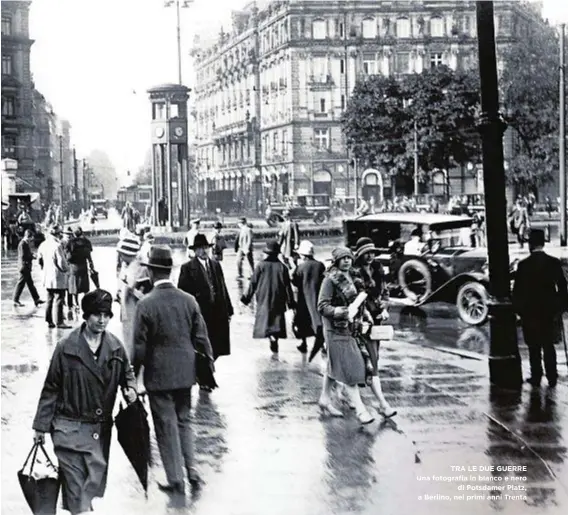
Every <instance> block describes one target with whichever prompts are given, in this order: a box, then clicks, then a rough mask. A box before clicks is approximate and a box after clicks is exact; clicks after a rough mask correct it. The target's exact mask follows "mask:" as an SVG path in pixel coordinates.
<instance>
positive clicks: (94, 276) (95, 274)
mask: <svg viewBox="0 0 568 515" xmlns="http://www.w3.org/2000/svg"><path fill="white" fill-rule="evenodd" d="M90 276H91V281H93V284H94V285H95V288H100V287H101V283H100V281H99V273H98V272H97V271H96V270H91V273H90Z"/></svg>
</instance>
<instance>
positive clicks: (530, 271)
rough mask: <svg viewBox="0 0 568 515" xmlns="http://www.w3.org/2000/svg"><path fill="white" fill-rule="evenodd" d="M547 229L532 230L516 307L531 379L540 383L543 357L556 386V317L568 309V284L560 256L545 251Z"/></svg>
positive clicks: (517, 277)
mask: <svg viewBox="0 0 568 515" xmlns="http://www.w3.org/2000/svg"><path fill="white" fill-rule="evenodd" d="M544 240H545V238H544V231H543V230H541V229H536V230H535V229H533V230H531V232H530V234H529V248H530V251H531V254H530V256H529V257H527V258H525V259H523V260H522V261H521V262H520V263H519V266H518V268H517V272H516V274H515V285H514V288H513V307H514V308H515V311H516V312H517V313H518V314H519V316H520V317H521V322H522V327H523V336H524V339H525V343H526V344H527V347H528V348H529V358H530V366H531V377H530V378H529V379H527V382H528V383H530V384H531V385H532V386H535V387H538V386H540V382H541V379H542V361H543V360H544V369H545V372H546V378H547V380H548V386H550V387H551V388H553V387H555V386H556V383H557V381H558V370H557V368H556V350H555V348H554V340H555V336H554V332H555V331H554V328H555V321H556V318H557V317H558V316H560V315H561V314H562V312H564V311H566V310H567V309H568V286H567V285H566V279H565V277H564V272H563V270H562V264H561V262H560V260H559V259H557V258H555V257H553V256H549V255H548V254H546V253H545V252H544Z"/></svg>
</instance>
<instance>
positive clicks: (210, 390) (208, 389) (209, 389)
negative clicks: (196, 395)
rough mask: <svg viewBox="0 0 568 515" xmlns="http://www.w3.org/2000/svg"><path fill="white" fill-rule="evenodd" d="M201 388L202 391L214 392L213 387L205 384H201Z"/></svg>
mask: <svg viewBox="0 0 568 515" xmlns="http://www.w3.org/2000/svg"><path fill="white" fill-rule="evenodd" d="M199 389H200V390H201V391H202V392H212V391H213V388H211V387H210V386H205V385H203V384H202V385H200V386H199Z"/></svg>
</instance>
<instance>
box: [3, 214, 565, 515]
mask: <svg viewBox="0 0 568 515" xmlns="http://www.w3.org/2000/svg"><path fill="white" fill-rule="evenodd" d="M284 218H285V221H284V223H283V224H282V226H281V229H280V233H279V235H278V238H276V239H274V240H269V241H267V242H265V245H264V248H263V254H264V259H262V260H260V261H259V262H257V263H256V264H255V263H254V261H253V254H252V244H253V239H254V236H253V231H252V228H251V227H250V225H249V224H248V223H247V220H246V219H245V218H241V219H240V221H239V233H238V235H237V236H236V241H235V251H236V253H237V256H238V260H237V273H238V280H239V281H242V280H243V262H244V261H245V260H246V261H247V262H248V265H249V267H250V270H251V275H250V277H249V281H248V286H247V287H246V289H245V290H244V292H243V294H242V297H241V298H240V301H241V302H242V303H243V304H244V305H249V304H251V302H252V301H253V299H254V300H255V315H254V327H253V334H252V336H253V338H254V339H262V340H265V339H266V340H267V341H268V346H269V349H270V351H271V352H272V353H274V354H277V353H278V352H279V350H280V342H281V340H282V339H286V338H287V337H288V334H287V324H286V313H287V311H290V310H291V311H292V312H293V316H292V318H293V321H292V330H293V333H294V336H295V337H296V338H297V339H298V340H299V341H300V345H299V346H298V347H297V349H298V351H299V352H301V353H302V354H307V353H309V356H308V360H309V361H310V362H311V361H312V360H313V359H314V358H315V356H316V355H317V354H318V352H320V351H321V352H322V354H324V355H325V356H326V368H325V372H324V374H323V381H322V388H321V393H320V396H319V400H318V406H319V409H320V411H321V413H322V416H324V417H325V416H330V417H344V416H345V415H346V412H347V410H344V408H343V406H344V405H345V406H346V407H348V408H349V409H351V410H353V412H354V414H355V417H356V418H357V419H358V421H359V422H360V424H362V425H366V424H369V423H371V422H373V421H374V420H375V418H376V416H377V415H380V416H382V417H383V418H385V419H389V418H391V417H394V416H395V415H396V414H397V411H396V410H395V409H394V408H393V407H392V406H391V405H390V404H389V403H388V401H387V400H386V398H385V396H384V393H383V391H382V387H381V380H380V374H379V356H380V343H381V341H384V340H389V339H392V333H393V328H392V326H390V325H388V324H387V322H388V320H389V313H388V308H387V306H388V291H387V284H386V275H385V271H384V269H383V266H382V265H381V264H380V262H379V261H378V260H376V259H375V258H376V256H377V253H378V249H377V248H376V247H375V245H374V243H373V241H372V240H371V239H370V238H366V237H364V238H360V239H359V240H358V241H357V243H356V245H355V248H354V250H351V249H349V248H346V247H338V248H335V249H334V250H333V251H332V253H331V256H330V258H331V259H330V262H331V263H330V266H328V267H326V265H324V263H323V262H321V261H318V260H317V259H316V256H315V252H314V245H313V244H312V243H311V242H310V241H308V240H300V234H299V231H298V227H297V225H296V224H295V222H294V221H293V220H291V219H290V216H289V213H288V214H286V215H285V216H284ZM191 225H192V227H191V229H190V231H189V232H188V234H187V235H186V238H185V240H184V241H185V244H186V246H187V252H188V253H187V256H188V260H187V261H186V262H185V263H184V264H183V265H182V267H181V270H180V273H179V278H178V280H177V284H174V282H173V279H172V269H173V256H172V251H171V249H170V248H169V247H168V246H164V245H156V244H155V241H154V238H153V236H152V235H151V234H150V233H147V234H144V235H143V236H142V237H141V235H135V234H133V233H132V232H130V231H127V230H125V231H123V232H122V234H121V238H120V241H119V243H118V245H117V280H118V285H117V298H116V299H113V298H112V295H111V293H110V292H108V291H105V290H102V289H99V288H98V287H97V289H95V290H94V291H90V292H89V274H92V272H93V271H94V265H93V262H92V258H91V251H92V248H91V245H90V242H89V241H88V239H87V238H85V237H84V235H82V231H81V229H80V228H76V229H75V231H74V233H73V234H69V235H64V234H63V233H62V231H61V228H60V227H59V226H57V225H56V226H53V227H52V228H51V230H50V236H49V238H48V240H46V242H45V243H43V244H42V245H41V246H40V248H39V249H38V254H37V258H38V260H39V261H40V264H41V265H42V266H43V269H44V274H45V286H46V288H47V292H48V300H47V303H48V305H47V310H46V321H47V323H48V325H49V327H53V326H54V319H53V318H52V315H51V314H49V316H48V314H47V312H50V311H51V308H52V305H53V304H54V303H55V305H56V310H57V318H56V320H55V321H56V322H57V325H58V326H59V327H63V328H67V327H68V326H67V325H65V324H64V321H63V310H62V306H63V304H64V302H67V304H68V307H69V309H75V310H77V309H78V306H79V305H80V306H81V309H82V317H83V319H84V322H83V323H82V324H81V326H80V327H77V328H75V329H74V330H73V331H72V332H71V333H70V334H69V335H68V336H67V337H65V338H64V339H63V340H62V341H61V342H60V344H59V345H58V346H57V348H56V349H55V352H54V354H53V356H52V359H51V363H50V366H49V369H48V372H47V376H46V379H45V383H44V386H43V389H42V392H41V395H40V400H39V403H38V408H37V412H36V416H35V419H34V422H33V429H34V430H35V434H34V441H35V442H37V443H43V441H44V439H45V436H44V435H45V433H48V432H49V433H50V434H51V436H52V441H53V444H54V450H55V453H56V455H57V458H58V460H59V467H60V477H61V482H62V489H63V503H64V507H65V508H66V509H68V510H69V511H70V512H71V513H72V514H73V515H75V514H80V513H85V512H89V511H91V510H92V500H93V499H94V498H95V497H102V495H103V494H104V490H105V485H106V477H107V471H108V459H109V452H110V435H111V428H112V425H113V418H112V413H113V407H114V404H115V400H116V396H117V394H118V390H119V389H121V390H122V394H123V396H124V398H125V399H126V401H127V402H129V403H132V402H134V401H135V400H136V399H137V398H138V395H139V394H141V393H146V394H147V396H148V401H149V406H150V412H151V415H152V419H153V423H154V431H155V435H156V440H157V443H158V449H159V452H160V456H161V459H162V463H163V466H164V470H165V475H166V480H167V481H166V482H165V483H163V484H162V483H159V484H158V487H159V489H160V490H162V491H164V492H166V493H168V494H171V495H183V494H184V493H185V480H186V478H187V480H188V482H189V484H190V485H191V486H192V488H199V487H200V486H201V485H202V484H203V480H202V479H201V477H200V474H199V472H198V471H197V469H196V467H195V449H194V439H193V436H192V428H191V416H190V413H191V389H192V386H194V385H195V384H198V385H199V387H200V389H201V390H202V391H203V392H204V393H205V394H208V393H209V392H212V391H213V390H214V388H215V387H216V386H217V385H216V382H215V381H214V380H213V381H212V380H211V377H212V376H213V374H214V372H215V362H216V360H217V359H218V358H220V357H222V356H229V355H230V354H231V319H232V317H233V315H234V306H233V304H232V301H231V298H230V296H229V293H228V289H227V285H226V281H225V275H224V270H223V251H224V250H225V249H226V248H227V245H226V241H225V237H224V235H223V234H222V229H223V227H222V224H217V225H216V226H215V228H214V232H213V233H212V234H211V235H209V237H208V236H207V235H205V234H203V233H202V232H201V229H200V220H199V219H195V220H192V224H191ZM65 238H68V239H65ZM529 246H530V248H531V257H530V258H527V260H525V261H524V262H522V263H521V264H520V265H519V269H518V272H517V280H516V283H515V291H514V295H513V301H514V305H515V309H516V310H517V312H518V313H519V315H520V316H521V318H522V322H523V331H524V333H525V338H526V341H527V344H528V346H529V350H530V356H531V369H532V377H531V379H530V383H531V384H532V385H533V386H538V385H539V384H540V381H541V376H542V375H543V372H542V366H541V353H542V352H544V363H545V372H546V376H547V378H548V382H549V385H550V386H551V387H553V386H555V385H556V380H557V373H556V355H555V354H554V346H553V344H552V345H551V344H550V342H549V340H550V339H547V338H544V339H543V338H542V331H540V329H539V328H542V327H543V324H545V323H547V322H548V321H549V320H550V317H551V313H553V314H554V315H555V316H556V314H557V313H558V312H561V311H563V310H566V308H567V307H568V291H567V286H566V282H565V280H564V278H563V276H562V271H561V268H559V267H560V264H559V262H558V260H555V258H551V257H550V256H548V255H547V254H545V253H544V252H543V247H544V237H543V235H542V234H541V231H532V232H531V233H530V236H529ZM18 256H19V260H20V261H21V263H22V270H21V277H20V281H19V282H18V286H17V288H16V292H15V294H14V304H15V305H19V295H20V294H21V290H22V289H23V286H24V285H25V284H27V285H28V287H29V288H30V293H31V295H32V297H33V298H34V302H35V303H36V305H37V304H41V303H43V301H42V300H41V299H40V298H39V296H38V295H37V291H36V290H35V288H34V287H33V281H31V279H30V278H31V274H30V269H31V262H32V260H33V259H34V258H35V257H36V256H34V255H33V254H32V252H31V250H30V248H29V243H27V242H26V238H24V240H22V244H21V249H19V252H18ZM24 265H25V266H24ZM71 278H73V279H71ZM544 278H546V280H544ZM30 281H31V283H30ZM71 282H72V283H73V286H72V287H71V286H70V284H71ZM30 284H31V286H30ZM97 286H98V285H97ZM535 291H538V293H539V299H543V298H550V299H552V300H550V302H551V303H552V304H550V305H547V306H544V305H543V304H542V303H540V304H539V300H538V299H537V298H536V295H534V292H535ZM65 292H67V297H66V296H65ZM16 294H17V295H16ZM81 294H83V297H82V299H81V300H80V301H79V295H81ZM113 300H118V301H119V302H120V317H121V321H122V323H123V328H124V332H123V337H124V342H120V341H119V340H118V339H117V338H116V337H115V336H114V335H112V334H111V333H110V332H108V331H107V330H106V328H107V325H108V323H109V321H110V319H111V317H112V316H113ZM539 331H540V332H539ZM547 334H548V333H547ZM309 338H314V340H313V344H312V346H311V349H310V348H309V345H308V339H309ZM551 338H552V336H551ZM140 375H142V377H143V387H141V386H138V379H137V378H138V376H140ZM362 388H369V390H370V391H371V392H372V394H373V396H374V398H375V399H376V401H377V405H376V413H375V410H373V409H370V407H369V406H368V405H365V403H364V402H363V400H362V397H361V389H362Z"/></svg>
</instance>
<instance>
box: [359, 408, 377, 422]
mask: <svg viewBox="0 0 568 515" xmlns="http://www.w3.org/2000/svg"><path fill="white" fill-rule="evenodd" d="M357 419H358V420H359V422H361V424H363V425H366V424H370V423H371V422H373V421H374V420H375V417H373V416H372V415H371V414H370V413H369V412H368V411H367V410H366V409H365V410H363V411H360V412H359V413H357Z"/></svg>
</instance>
